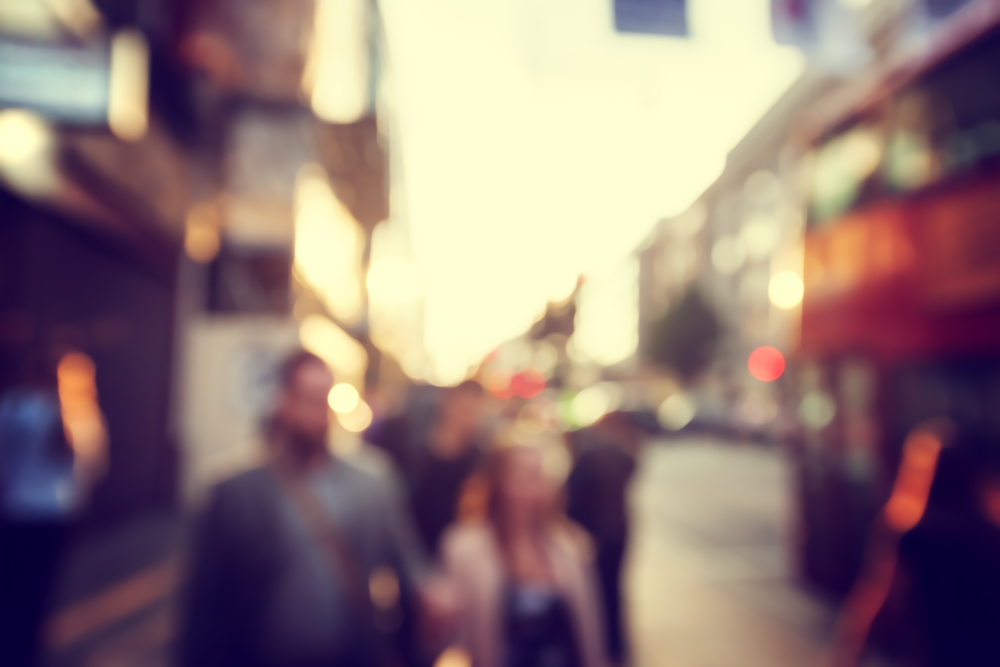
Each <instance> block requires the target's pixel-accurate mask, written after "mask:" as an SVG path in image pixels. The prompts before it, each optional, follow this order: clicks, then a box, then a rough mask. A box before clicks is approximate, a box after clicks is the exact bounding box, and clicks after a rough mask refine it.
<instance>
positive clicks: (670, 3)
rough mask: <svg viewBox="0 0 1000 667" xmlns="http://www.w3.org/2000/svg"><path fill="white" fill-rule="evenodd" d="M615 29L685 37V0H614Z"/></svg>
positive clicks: (686, 28) (686, 21)
mask: <svg viewBox="0 0 1000 667" xmlns="http://www.w3.org/2000/svg"><path fill="white" fill-rule="evenodd" d="M615 30H617V31H618V32H627V33H639V34H647V35H666V36H670V37H687V36H688V20H687V2H686V0H615Z"/></svg>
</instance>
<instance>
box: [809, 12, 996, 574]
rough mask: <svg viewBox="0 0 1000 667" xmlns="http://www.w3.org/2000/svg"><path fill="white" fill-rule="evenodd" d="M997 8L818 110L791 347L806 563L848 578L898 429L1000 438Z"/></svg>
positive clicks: (887, 480)
mask: <svg viewBox="0 0 1000 667" xmlns="http://www.w3.org/2000/svg"><path fill="white" fill-rule="evenodd" d="M998 19H1000V11H994V12H992V13H989V12H987V13H985V14H982V15H981V16H980V17H979V20H978V21H976V22H971V23H970V22H966V24H964V25H963V26H960V29H956V30H955V31H953V34H951V35H950V36H946V37H947V39H945V40H944V41H943V42H942V45H941V46H940V48H939V49H938V50H937V51H936V53H934V54H931V55H928V56H926V57H925V58H924V59H923V60H921V61H919V62H911V63H907V64H905V65H904V66H903V67H902V68H898V69H896V70H893V71H891V72H889V73H887V74H885V75H884V76H883V77H881V78H878V80H877V81H876V83H875V84H874V85H868V86H867V87H866V94H865V95H863V96H861V98H860V99H858V100H856V101H855V103H853V104H851V105H848V106H847V107H846V111H845V112H844V113H841V114H838V115H837V116H836V117H834V118H832V119H830V121H829V122H827V123H825V125H824V129H823V130H822V131H821V132H820V133H819V134H818V138H817V139H816V140H815V141H814V143H813V145H812V151H811V157H810V162H811V167H810V173H811V174H812V176H811V179H810V185H809V193H808V199H809V215H808V223H807V227H806V232H805V244H804V281H805V286H806V290H805V298H804V301H803V306H802V328H801V339H800V340H801V342H800V348H799V354H798V360H797V361H798V366H799V368H800V370H801V373H800V378H801V381H800V383H799V384H800V389H801V392H802V396H803V402H802V409H803V417H804V419H803V422H804V423H805V424H806V428H805V430H804V432H803V436H802V439H801V442H800V447H799V448H798V450H797V451H798V455H799V463H800V466H799V471H800V489H801V516H802V527H803V531H802V535H803V539H802V544H801V549H800V555H801V564H802V568H803V570H804V572H805V574H806V575H807V576H808V577H809V578H810V579H812V580H813V581H814V582H816V583H818V584H821V585H823V586H824V587H827V588H829V589H832V590H837V591H843V590H845V589H846V588H847V587H848V586H849V585H850V583H851V582H852V581H853V579H854V577H855V576H856V573H857V571H858V567H859V565H860V562H861V557H862V551H863V548H864V544H865V540H866V535H867V532H868V529H869V526H870V525H871V521H872V519H873V518H874V516H875V515H876V513H877V512H878V511H879V508H881V507H882V505H883V504H884V503H885V501H886V499H887V497H888V495H889V491H890V487H891V484H892V480H893V477H894V475H895V472H896V469H897V466H898V462H899V456H900V451H901V448H902V444H903V441H904V439H905V436H906V434H907V433H908V432H909V431H910V430H911V429H912V428H913V427H914V426H915V425H916V424H918V423H920V422H921V421H923V420H925V419H928V418H932V417H947V418H949V419H951V420H953V421H955V422H956V423H958V424H960V425H963V426H969V427H974V428H976V429H977V430H978V431H980V432H987V433H991V434H992V435H993V436H998V435H1000V21H998Z"/></svg>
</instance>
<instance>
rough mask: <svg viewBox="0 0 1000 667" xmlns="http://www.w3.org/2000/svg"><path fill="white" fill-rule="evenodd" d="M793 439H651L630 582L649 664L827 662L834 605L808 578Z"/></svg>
mask: <svg viewBox="0 0 1000 667" xmlns="http://www.w3.org/2000/svg"><path fill="white" fill-rule="evenodd" d="M791 492H792V487H791V471H790V469H789V468H788V465H787V463H786V462H785V459H784V458H783V456H782V454H781V451H780V450H779V449H776V448H765V447H761V446H756V445H748V446H737V445H727V444H721V443H717V442H711V441H695V440H680V441H676V442H662V443H657V444H656V445H653V446H651V447H649V448H648V449H647V450H646V451H645V453H644V455H643V460H642V462H641V464H640V467H639V473H638V476H637V479H636V481H635V483H634V485H633V489H632V503H633V505H632V507H633V516H634V517H635V518H634V521H635V524H634V525H635V530H634V531H633V538H632V539H633V541H632V549H631V556H630V570H629V573H628V579H627V586H628V590H629V595H630V598H631V599H630V606H629V609H630V612H631V628H632V634H633V644H634V658H635V664H636V665H639V666H641V667H659V666H661V665H663V666H668V665H669V667H756V666H758V665H759V666H760V667H805V666H811V665H819V664H821V662H822V653H823V648H824V645H825V638H826V636H827V633H828V631H829V628H830V625H831V623H832V614H833V611H832V608H831V607H830V606H829V605H828V604H826V603H824V602H822V601H820V600H819V599H818V598H816V597H813V596H811V595H809V594H808V593H807V592H805V590H804V589H803V588H802V587H800V586H799V585H797V584H796V582H795V581H794V577H793V572H792V566H791V559H790V554H791V551H790V546H791V545H790V530H789V529H790V526H791V525H792V523H791V522H792V520H793V504H792V496H791Z"/></svg>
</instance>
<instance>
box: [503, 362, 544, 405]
mask: <svg viewBox="0 0 1000 667" xmlns="http://www.w3.org/2000/svg"><path fill="white" fill-rule="evenodd" d="M510 387H511V390H512V391H513V392H514V393H515V394H516V395H518V396H520V397H522V398H535V397H536V396H538V395H539V394H541V393H542V392H543V391H544V390H545V376H544V375H542V374H541V372H539V371H538V370H537V369H534V368H527V369H525V370H523V371H521V372H520V373H517V374H516V375H515V376H514V377H513V378H511V381H510Z"/></svg>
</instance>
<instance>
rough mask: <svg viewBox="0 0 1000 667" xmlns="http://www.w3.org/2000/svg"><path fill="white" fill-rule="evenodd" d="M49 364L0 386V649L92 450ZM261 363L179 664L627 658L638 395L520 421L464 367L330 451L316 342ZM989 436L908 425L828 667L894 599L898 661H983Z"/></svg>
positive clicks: (28, 652) (419, 666)
mask: <svg viewBox="0 0 1000 667" xmlns="http://www.w3.org/2000/svg"><path fill="white" fill-rule="evenodd" d="M56 375H57V377H56V378H55V379H52V378H49V380H52V381H49V382H47V381H45V378H40V379H39V382H38V383H37V386H31V387H24V388H21V389H18V390H17V391H14V392H10V393H9V394H8V395H6V396H5V397H4V398H3V400H2V401H0V475H2V476H0V491H2V496H0V500H2V502H3V506H2V510H3V521H2V525H0V529H2V535H3V548H2V549H0V558H2V562H0V585H2V601H0V611H2V614H3V616H2V619H0V620H2V625H0V627H2V630H3V632H2V638H3V645H2V646H0V651H2V656H3V658H4V660H5V661H4V664H11V665H30V664H33V661H34V660H35V659H36V656H35V651H36V648H37V638H38V636H39V628H40V627H41V624H42V621H43V617H44V614H45V611H46V610H45V600H46V599H47V595H48V589H49V588H50V586H51V581H52V574H53V571H54V569H55V567H56V564H57V562H58V557H59V554H60V551H61V548H62V544H63V542H64V541H65V536H66V530H67V526H69V525H70V523H71V521H72V519H73V516H74V515H75V513H76V512H78V511H79V509H80V508H81V507H82V506H83V504H84V503H85V500H86V495H87V492H88V488H89V487H90V485H91V484H92V483H93V481H94V480H95V479H98V478H99V476H100V471H101V468H102V465H103V447H104V439H105V435H104V433H103V427H102V416H101V413H100V410H99V408H98V407H97V400H96V399H97V397H96V392H95V390H94V384H93V376H94V368H93V364H92V363H90V362H89V361H88V360H87V359H86V358H84V357H82V356H79V355H78V356H73V355H68V356H66V357H64V358H63V360H62V361H61V362H60V364H59V367H58V370H57V373H56ZM276 376H277V382H276V385H277V390H276V392H275V397H274V399H273V403H272V408H271V410H270V411H269V413H268V415H267V418H266V420H265V421H264V424H263V434H264V436H265V437H264V442H265V448H266V452H265V463H264V464H263V465H261V466H259V467H257V468H255V469H252V470H249V471H247V472H244V473H242V474H240V475H238V476H236V477H234V478H232V479H228V480H226V481H223V482H222V483H220V484H218V485H217V486H216V487H215V488H214V489H213V491H212V492H211V494H210V498H209V499H208V501H207V503H206V504H205V506H204V507H203V508H202V509H201V510H200V511H199V513H198V517H197V521H196V522H195V524H194V530H193V531H192V538H191V542H190V545H189V549H188V557H187V562H188V566H187V576H186V580H185V585H184V591H183V595H182V596H181V608H180V621H181V622H180V628H179V635H178V637H177V645H176V654H175V657H176V659H177V663H178V664H179V665H181V666H182V667H201V666H205V667H208V666H212V667H224V666H226V665H232V666H234V667H235V666H240V667H255V666H257V667H270V666H279V665H280V666H282V667H320V666H325V665H375V666H386V667H430V666H431V665H446V666H447V667H459V666H473V667H483V666H486V667H494V666H495V667H598V666H600V665H623V664H629V662H630V659H629V646H628V641H627V638H628V632H627V630H626V628H627V623H626V619H625V615H624V613H623V593H622V587H621V581H622V571H623V564H624V562H625V555H626V550H627V548H628V544H629V532H630V531H629V510H628V503H627V495H628V487H629V483H630V480H631V479H632V477H633V475H634V472H635V470H636V460H637V456H638V454H639V452H640V448H641V447H642V446H643V443H644V441H645V440H646V439H647V438H648V436H649V434H650V431H651V430H652V429H650V428H649V427H648V426H647V425H646V424H645V423H644V421H643V420H642V419H641V418H640V416H637V415H636V414H633V413H628V412H611V413H609V414H607V415H605V416H604V417H603V418H602V419H601V420H600V421H598V422H597V423H596V424H594V425H593V426H591V427H588V428H585V429H581V430H578V431H575V432H571V433H568V434H560V433H556V432H555V431H546V430H544V429H537V428H528V427H526V426H525V425H524V424H521V423H519V422H518V421H517V420H516V419H504V418H503V416H502V415H501V416H500V417H497V416H496V415H490V414H489V411H488V410H487V406H488V394H487V393H486V392H484V390H483V388H482V387H481V386H480V385H479V384H478V383H477V382H475V381H473V380H469V381H466V382H463V383H462V384H460V385H458V386H456V387H453V388H447V389H441V390H440V395H439V396H438V400H436V401H434V402H433V403H427V404H424V403H415V404H413V405H411V406H410V408H409V409H408V410H404V411H403V412H401V413H400V414H396V415H391V416H385V417H383V418H381V419H379V420H377V421H376V422H375V423H374V424H373V425H372V426H371V428H369V430H368V431H367V433H366V434H365V437H366V440H367V443H366V444H365V445H364V446H363V447H362V450H361V451H360V453H358V454H357V455H356V456H354V457H353V459H352V461H348V460H346V459H344V458H341V457H338V456H337V455H335V454H333V453H332V452H331V450H330V447H329V442H330V430H331V421H330V420H331V412H330V408H329V405H328V397H329V394H330V391H331V389H332V388H333V386H334V378H333V376H332V374H331V371H330V370H329V368H328V366H327V365H326V363H325V362H323V360H321V359H320V358H318V357H316V356H314V355H313V354H311V353H309V352H305V351H297V352H295V353H294V354H292V355H291V356H289V357H288V358H287V359H286V360H285V361H284V362H283V364H282V365H281V366H280V368H279V369H278V371H277V373H276ZM995 445H996V443H994V442H992V441H990V440H989V439H988V438H986V439H984V438H982V437H977V436H974V435H972V434H968V433H963V432H960V431H957V430H955V428H954V427H953V425H951V424H946V423H943V422H940V421H938V422H931V423H929V424H924V425H922V426H920V427H919V428H917V429H915V430H914V431H913V432H912V433H911V435H910V436H909V437H908V439H907V441H906V443H905V444H904V451H903V457H902V463H901V465H900V468H899V471H898V473H897V478H896V483H895V485H894V487H893V491H892V495H891V496H890V498H889V500H888V502H887V504H886V505H885V507H884V510H883V512H882V513H881V514H880V515H879V518H878V519H877V521H876V522H875V524H873V526H872V528H871V531H870V539H869V547H868V553H867V556H866V563H865V566H864V568H863V569H862V573H861V576H860V577H859V579H858V581H857V583H856V585H855V586H854V588H853V589H852V591H851V592H850V593H849V595H848V596H847V598H846V600H845V602H844V604H843V606H842V608H841V611H840V614H839V617H838V619H837V623H836V626H835V628H834V632H833V641H832V644H831V646H832V650H831V652H830V663H831V665H833V666H834V667H849V666H851V665H857V664H859V661H860V659H861V656H862V654H863V651H864V649H865V646H866V643H867V642H868V639H869V635H870V634H871V632H872V629H873V625H874V624H875V621H876V618H877V616H878V614H879V613H880V611H881V610H882V609H883V608H884V607H885V606H886V605H892V604H896V605H899V606H901V607H902V608H904V609H905V610H906V612H907V613H906V617H907V618H908V621H909V622H908V624H907V626H906V630H905V633H904V634H905V637H903V644H904V645H905V647H906V651H905V652H904V653H905V654H906V656H907V657H908V658H910V659H911V663H912V664H913V665H935V666H937V665H959V664H960V665H987V664H1000V643H998V642H997V641H996V640H995V628H996V627H997V623H998V622H1000V575H998V570H997V568H996V563H997V562H998V561H1000V460H998V458H997V456H996V453H995V451H994V450H995ZM567 461H569V462H571V463H569V464H567ZM906 633H908V634H906ZM911 663H907V664H911Z"/></svg>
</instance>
